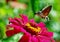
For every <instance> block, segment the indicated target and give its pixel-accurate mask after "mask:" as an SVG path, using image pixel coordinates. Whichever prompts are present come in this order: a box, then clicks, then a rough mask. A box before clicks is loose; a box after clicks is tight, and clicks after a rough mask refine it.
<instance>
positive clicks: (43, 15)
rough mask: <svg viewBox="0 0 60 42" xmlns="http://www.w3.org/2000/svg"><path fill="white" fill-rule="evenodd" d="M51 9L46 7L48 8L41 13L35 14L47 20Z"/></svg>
mask: <svg viewBox="0 0 60 42" xmlns="http://www.w3.org/2000/svg"><path fill="white" fill-rule="evenodd" d="M51 8H52V6H51V5H50V6H48V7H45V8H43V9H42V11H39V12H37V13H35V14H36V15H38V16H40V17H41V18H44V19H47V20H48V19H49V18H48V15H49V12H50V11H51Z"/></svg>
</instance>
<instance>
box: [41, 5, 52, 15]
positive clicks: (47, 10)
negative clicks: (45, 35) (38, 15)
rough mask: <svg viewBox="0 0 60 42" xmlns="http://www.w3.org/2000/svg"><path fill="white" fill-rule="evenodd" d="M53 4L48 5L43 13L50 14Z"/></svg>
mask: <svg viewBox="0 0 60 42" xmlns="http://www.w3.org/2000/svg"><path fill="white" fill-rule="evenodd" d="M51 8H52V6H48V7H47V8H45V9H43V10H42V13H43V15H44V16H48V14H49V12H50V10H51Z"/></svg>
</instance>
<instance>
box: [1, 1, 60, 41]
mask: <svg viewBox="0 0 60 42" xmlns="http://www.w3.org/2000/svg"><path fill="white" fill-rule="evenodd" d="M13 2H16V3H18V4H17V5H16V3H13ZM13 5H15V6H13ZM19 5H20V6H21V7H20V6H19ZM49 5H52V9H51V11H50V13H49V15H48V17H49V18H50V21H46V20H45V19H42V18H40V17H39V16H36V15H35V14H34V13H35V12H38V11H41V10H42V9H43V8H44V7H46V6H49ZM16 6H17V7H16ZM19 14H26V15H27V16H28V17H29V19H32V18H34V20H35V21H36V22H37V23H39V22H41V21H43V22H44V23H45V24H46V27H47V28H48V30H49V31H52V32H54V36H53V37H54V39H55V40H60V0H0V39H3V38H6V34H5V29H6V27H5V26H6V25H7V24H8V17H12V18H14V17H19ZM57 42H58V41H57Z"/></svg>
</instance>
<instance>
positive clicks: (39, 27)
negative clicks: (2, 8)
mask: <svg viewBox="0 0 60 42" xmlns="http://www.w3.org/2000/svg"><path fill="white" fill-rule="evenodd" d="M20 17H21V18H9V22H10V24H9V25H7V32H6V34H7V36H8V37H9V36H12V35H14V34H17V33H19V32H23V33H24V36H23V37H22V38H21V40H19V42H55V41H54V40H53V38H52V36H53V33H52V32H48V30H47V28H46V27H45V24H44V23H43V22H40V23H36V22H35V21H34V20H33V19H31V20H28V18H27V16H25V15H20ZM11 28H13V29H12V30H10V29H11Z"/></svg>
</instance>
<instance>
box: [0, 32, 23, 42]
mask: <svg viewBox="0 0 60 42" xmlns="http://www.w3.org/2000/svg"><path fill="white" fill-rule="evenodd" d="M22 36H23V33H18V34H15V35H14V36H11V37H8V38H6V39H3V40H0V41H2V42H18V41H19V40H20V39H21V38H22Z"/></svg>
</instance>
